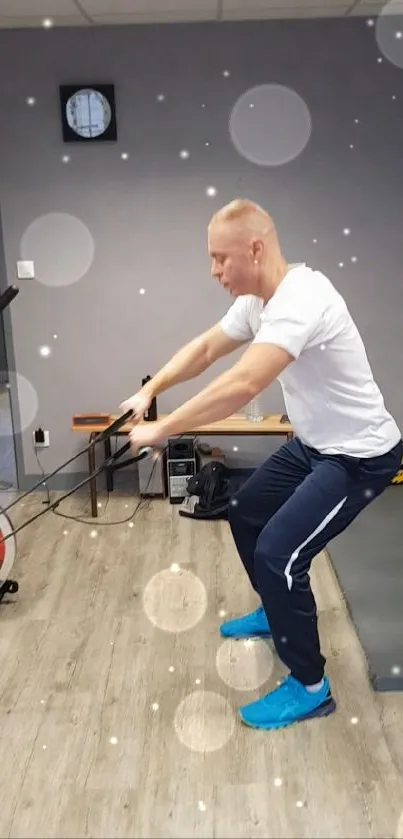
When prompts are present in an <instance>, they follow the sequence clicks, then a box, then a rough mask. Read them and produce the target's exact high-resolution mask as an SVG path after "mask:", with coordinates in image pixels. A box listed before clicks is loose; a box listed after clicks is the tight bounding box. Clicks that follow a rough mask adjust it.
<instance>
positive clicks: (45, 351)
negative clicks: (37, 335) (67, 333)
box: [39, 345, 52, 358]
mask: <svg viewBox="0 0 403 839" xmlns="http://www.w3.org/2000/svg"><path fill="white" fill-rule="evenodd" d="M51 352H52V350H51V349H50V347H48V346H46V345H45V346H43V347H39V355H41V356H42V358H48V357H49V356H50V355H51Z"/></svg>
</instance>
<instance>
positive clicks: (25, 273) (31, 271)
mask: <svg viewBox="0 0 403 839" xmlns="http://www.w3.org/2000/svg"><path fill="white" fill-rule="evenodd" d="M17 277H18V279H19V280H34V279H35V267H34V263H33V262H31V261H30V260H27V259H22V260H20V261H19V262H17Z"/></svg>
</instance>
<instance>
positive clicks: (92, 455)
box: [88, 431, 98, 518]
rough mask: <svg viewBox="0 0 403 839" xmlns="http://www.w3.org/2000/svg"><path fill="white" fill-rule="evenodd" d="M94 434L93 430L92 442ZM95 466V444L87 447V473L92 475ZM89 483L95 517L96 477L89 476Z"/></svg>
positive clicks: (96, 510)
mask: <svg viewBox="0 0 403 839" xmlns="http://www.w3.org/2000/svg"><path fill="white" fill-rule="evenodd" d="M96 436H97V435H96V434H95V432H94V431H93V432H92V434H90V440H89V442H90V443H92V442H93V440H95V437H96ZM95 468H96V467H95V446H91V448H90V449H88V469H89V474H90V475H92V474H93V472H95ZM89 484H90V497H91V515H92V516H93V517H94V518H96V517H97V515H98V505H97V479H96V478H91V480H90V482H89Z"/></svg>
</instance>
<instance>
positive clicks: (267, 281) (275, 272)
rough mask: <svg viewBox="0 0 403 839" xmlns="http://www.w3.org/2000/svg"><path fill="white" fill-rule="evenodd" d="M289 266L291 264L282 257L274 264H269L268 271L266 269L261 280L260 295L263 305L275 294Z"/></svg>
mask: <svg viewBox="0 0 403 839" xmlns="http://www.w3.org/2000/svg"><path fill="white" fill-rule="evenodd" d="M290 268H291V266H290V265H289V264H288V263H287V262H286V260H285V259H282V260H280V261H279V262H278V263H277V264H276V265H274V266H271V268H270V271H268V273H267V276H266V277H265V278H264V279H263V282H262V297H263V304H264V305H266V303H268V302H269V300H270V299H271V298H272V297H273V294H275V292H276V291H277V289H278V287H279V285H280V284H281V283H282V282H283V280H284V277H286V276H287V274H288V272H289V270H290Z"/></svg>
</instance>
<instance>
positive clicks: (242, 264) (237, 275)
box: [208, 222, 256, 297]
mask: <svg viewBox="0 0 403 839" xmlns="http://www.w3.org/2000/svg"><path fill="white" fill-rule="evenodd" d="M208 249H209V254H210V257H211V274H212V276H213V277H216V278H217V280H218V281H219V283H220V285H222V287H223V288H225V289H226V290H227V291H229V293H230V294H231V295H232V296H233V297H238V296H239V295H241V294H253V292H254V285H255V282H256V280H255V272H254V271H253V268H254V267H255V266H254V250H253V242H250V241H248V238H247V236H246V235H245V234H242V233H240V231H239V228H238V227H237V226H236V225H234V224H231V223H230V222H227V223H225V222H216V223H213V224H212V225H211V227H210V228H209V231H208Z"/></svg>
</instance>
